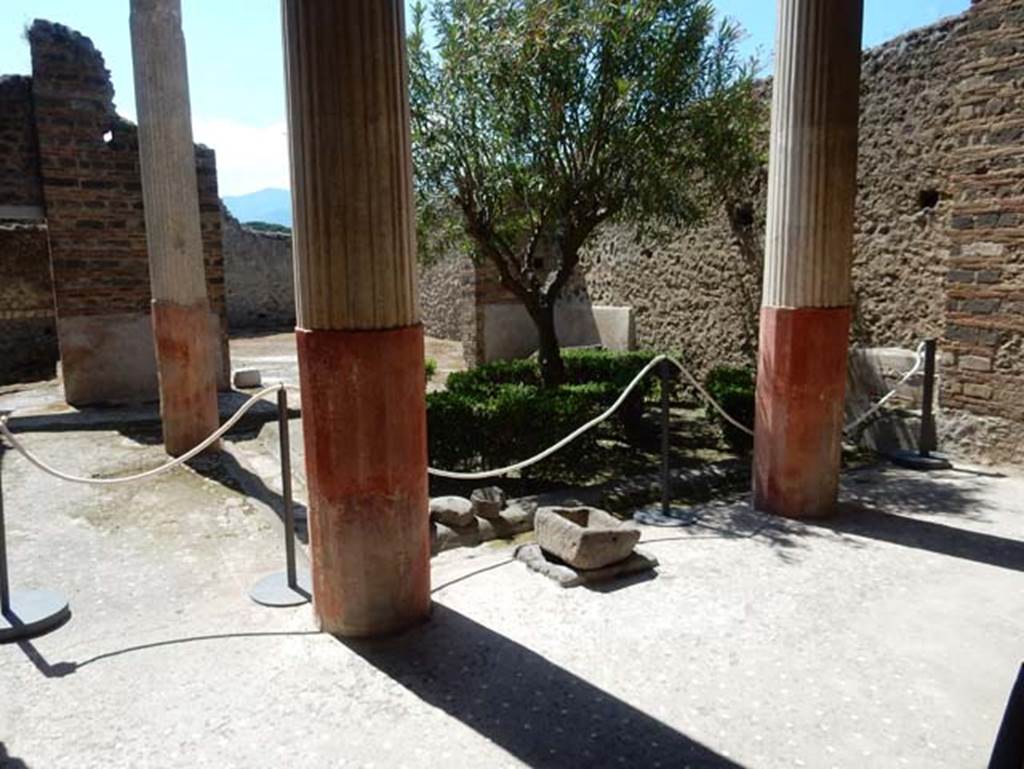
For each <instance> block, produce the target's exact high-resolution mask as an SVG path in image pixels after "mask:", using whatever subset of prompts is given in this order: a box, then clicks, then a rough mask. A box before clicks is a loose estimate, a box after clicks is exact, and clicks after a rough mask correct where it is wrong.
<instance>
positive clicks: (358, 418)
mask: <svg viewBox="0 0 1024 769" xmlns="http://www.w3.org/2000/svg"><path fill="white" fill-rule="evenodd" d="M282 7H283V16H284V37H285V48H286V55H285V60H286V76H287V84H288V115H289V133H290V141H291V159H292V192H293V195H294V202H293V207H294V213H295V216H294V228H293V230H294V237H295V241H294V244H295V276H296V280H295V286H296V309H297V319H298V328H297V329H296V335H297V337H298V351H299V376H300V381H301V385H302V423H303V430H304V440H305V448H306V469H307V474H308V483H309V503H310V510H309V524H310V549H311V554H312V560H313V604H314V611H315V613H316V616H317V618H318V620H319V623H320V626H321V628H322V629H323V630H325V631H327V632H330V633H335V634H338V635H344V636H371V635H380V634H384V633H388V632H392V631H395V630H399V629H401V628H403V627H405V626H408V625H410V624H412V623H415V622H417V621H419V620H421V619H423V618H425V617H426V616H427V614H428V613H429V610H430V535H429V528H428V527H429V523H428V509H427V508H428V502H427V472H426V466H427V456H426V412H425V403H424V400H425V392H424V391H425V386H424V382H425V378H424V371H423V366H424V361H423V329H422V326H421V325H420V316H419V302H418V293H417V285H416V283H417V277H416V258H415V257H416V242H415V225H414V212H413V204H412V174H411V157H410V138H409V107H408V95H407V82H406V81H407V75H406V63H405V32H404V22H403V4H402V2H401V0H351V1H350V2H344V3H339V2H336V0H283V3H282Z"/></svg>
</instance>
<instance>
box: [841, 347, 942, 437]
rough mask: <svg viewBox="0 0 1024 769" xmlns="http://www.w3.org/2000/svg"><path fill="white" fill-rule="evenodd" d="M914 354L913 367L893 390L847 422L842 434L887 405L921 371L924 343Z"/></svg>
mask: <svg viewBox="0 0 1024 769" xmlns="http://www.w3.org/2000/svg"><path fill="white" fill-rule="evenodd" d="M914 354H915V356H916V359H915V360H914V365H913V366H912V367H911V368H910V371H908V372H907V373H906V374H904V375H903V376H902V377H901V378H900V380H899V381H898V382H897V383H896V384H895V385H893V388H892V389H891V390H889V392H887V393H886V394H885V395H883V396H882V397H881V398H880V399H879V400H878V401H877V402H876V403H875V405H874V406H872V407H871V408H869V409H868V410H867V411H865V412H864V413H863V414H861V415H860V416H859V417H857V418H856V419H854V420H853V421H851V422H848V423H847V425H846V426H845V427H844V428H843V432H844V433H845V432H849V431H850V430H853V429H854V428H855V427H857V426H858V425H859V424H860V423H861V422H863V421H864V420H865V419H867V418H868V417H870V416H871V415H872V414H874V413H875V412H877V411H878V410H879V409H880V408H882V406H884V405H885V404H886V403H888V402H889V399H890V398H892V397H893V396H894V395H895V394H896V391H897V390H899V389H900V388H901V387H902V386H903V385H905V384H906V383H907V382H909V381H910V379H911V377H913V376H914V375H915V374H917V373H918V372H919V371H920V370H921V367H922V366H923V365H924V342H921V344H919V345H918V346H917V350H915V351H914Z"/></svg>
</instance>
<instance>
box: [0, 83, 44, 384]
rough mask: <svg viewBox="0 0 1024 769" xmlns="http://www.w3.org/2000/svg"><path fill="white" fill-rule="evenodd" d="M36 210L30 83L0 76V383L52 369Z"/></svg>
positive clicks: (39, 193) (38, 192)
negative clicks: (30, 220)
mask: <svg viewBox="0 0 1024 769" xmlns="http://www.w3.org/2000/svg"><path fill="white" fill-rule="evenodd" d="M42 208H43V188H42V183H41V181H40V177H39V149H38V146H37V144H36V136H35V127H34V125H33V114H32V81H31V79H30V78H27V77H20V76H17V75H10V76H5V77H0V277H2V279H0V385H4V384H10V383H12V382H20V381H27V380H32V379H46V378H49V377H52V376H53V374H54V371H55V367H56V362H57V337H56V331H55V329H54V313H53V288H52V286H51V280H50V255H49V247H48V245H47V238H46V226H45V225H44V224H43V223H42V221H40V220H39V218H40V217H41V215H42ZM27 219H35V220H36V221H32V222H27V221H26V220H27Z"/></svg>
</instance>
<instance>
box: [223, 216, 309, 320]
mask: <svg viewBox="0 0 1024 769" xmlns="http://www.w3.org/2000/svg"><path fill="white" fill-rule="evenodd" d="M222 231H223V233H224V284H225V288H226V291H227V314H228V327H229V328H230V329H231V331H233V332H234V331H241V330H254V329H289V330H290V329H293V328H295V276H294V273H293V271H292V237H291V235H289V234H287V233H279V232H262V231H259V230H253V229H250V228H248V227H244V226H243V225H242V224H240V223H239V221H238V220H237V219H235V217H233V216H232V215H231V213H230V212H229V211H228V210H227V209H226V208H225V209H223V227H222Z"/></svg>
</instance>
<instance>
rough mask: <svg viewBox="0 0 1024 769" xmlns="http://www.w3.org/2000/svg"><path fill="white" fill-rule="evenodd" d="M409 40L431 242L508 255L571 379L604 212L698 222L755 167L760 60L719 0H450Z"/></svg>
mask: <svg viewBox="0 0 1024 769" xmlns="http://www.w3.org/2000/svg"><path fill="white" fill-rule="evenodd" d="M432 10H433V13H432V21H433V26H434V31H435V37H436V41H437V45H436V48H434V49H432V48H431V47H430V46H428V44H427V42H426V35H425V20H426V9H425V6H424V5H423V3H417V4H416V6H415V8H414V14H413V24H412V32H411V34H410V37H409V75H410V104H411V118H412V140H413V161H414V169H415V177H416V196H417V211H418V215H419V229H420V243H421V246H422V251H423V252H424V253H425V254H428V255H429V254H430V253H431V251H432V250H433V249H435V248H437V249H442V250H446V249H450V248H451V247H453V244H459V243H461V244H463V246H467V245H468V246H469V248H470V249H471V250H472V252H473V253H474V255H475V256H476V257H477V258H481V259H489V260H490V261H492V262H493V263H494V264H495V265H496V266H497V268H498V271H499V273H500V275H501V279H502V284H503V285H504V286H505V288H507V289H508V290H510V291H512V292H513V293H514V294H515V295H516V296H517V297H518V298H519V300H520V301H522V302H523V304H524V305H525V306H526V308H527V310H528V311H529V312H530V316H531V318H532V319H533V320H534V323H535V324H536V325H537V328H538V333H539V334H540V338H541V355H540V359H541V364H542V368H543V377H544V381H545V383H546V384H553V383H557V382H559V381H561V380H562V371H561V359H560V357H559V355H558V346H557V339H556V338H555V332H554V325H553V322H552V321H551V312H552V308H553V307H554V303H555V301H556V300H557V298H558V297H559V295H560V294H561V291H562V289H563V287H564V286H565V284H566V282H567V281H568V280H569V278H570V276H571V275H572V273H573V270H574V269H575V268H576V265H577V264H578V262H579V255H580V250H581V249H582V248H583V247H584V246H586V245H587V243H588V242H589V241H590V239H591V238H592V236H593V234H594V232H595V230H596V228H597V227H598V226H599V225H600V224H601V223H602V222H605V221H619V222H625V223H628V224H630V225H633V226H635V227H636V228H637V232H638V235H639V234H645V233H647V234H659V233H666V232H667V228H669V227H679V226H686V225H691V224H694V223H697V222H699V221H700V220H701V219H702V218H703V217H704V215H705V213H706V211H707V210H708V209H709V208H710V207H711V206H712V205H717V204H718V203H719V202H720V197H721V195H723V194H725V192H726V191H731V190H732V188H733V187H732V178H733V175H734V174H740V173H744V172H745V171H746V170H747V169H749V168H750V167H751V166H752V165H755V164H756V162H755V161H756V158H755V157H754V155H753V148H754V146H755V145H754V142H753V141H752V140H749V137H748V135H747V134H748V132H749V131H750V130H751V122H752V116H753V114H754V112H753V107H752V106H751V104H752V102H753V100H754V94H753V90H752V87H751V86H752V79H751V75H752V72H753V68H752V66H748V65H746V64H744V63H743V62H741V61H740V60H739V57H738V55H737V43H738V40H739V38H740V30H739V28H738V27H736V26H735V25H733V24H732V23H730V22H723V23H721V24H719V25H717V26H716V25H715V20H714V9H713V4H712V2H711V0H626V1H625V2H615V1H613V0H435V2H434V3H433V4H432Z"/></svg>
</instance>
